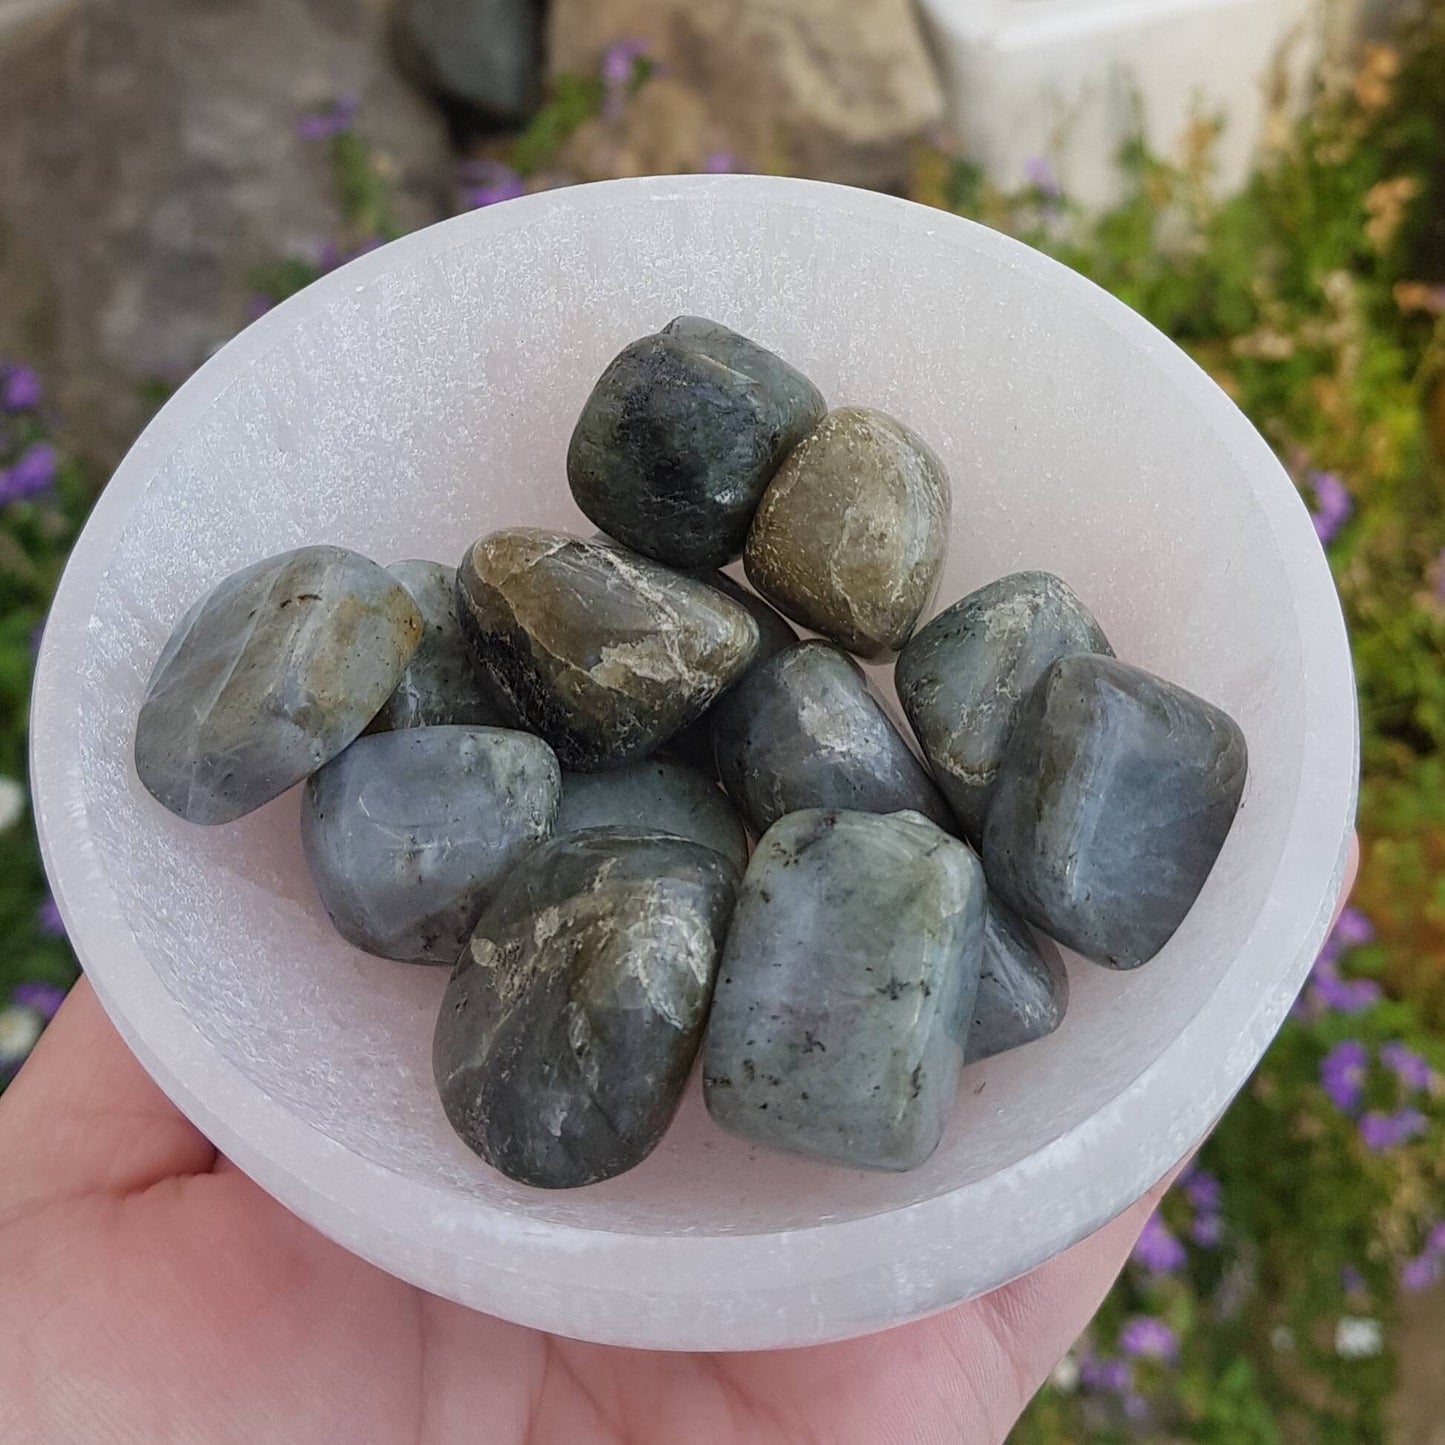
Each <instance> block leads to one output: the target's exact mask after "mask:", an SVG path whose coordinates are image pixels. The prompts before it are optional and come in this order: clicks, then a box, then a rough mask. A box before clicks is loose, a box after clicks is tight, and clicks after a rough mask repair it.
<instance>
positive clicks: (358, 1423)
mask: <svg viewBox="0 0 1445 1445" xmlns="http://www.w3.org/2000/svg"><path fill="white" fill-rule="evenodd" d="M1353 874H1354V863H1353V860H1352V863H1351V871H1350V878H1351V880H1353ZM1348 892H1349V888H1348V885H1347V886H1346V889H1345V894H1346V896H1347V895H1348ZM1341 902H1342V903H1343V899H1342V900H1341ZM1170 1182H1172V1179H1167V1180H1164V1181H1162V1182H1161V1183H1160V1185H1159V1186H1157V1187H1156V1188H1155V1189H1154V1190H1153V1191H1151V1193H1150V1194H1149V1195H1148V1197H1146V1198H1145V1199H1143V1200H1141V1201H1140V1202H1139V1203H1138V1204H1137V1205H1136V1206H1135V1207H1134V1208H1132V1209H1130V1210H1128V1211H1127V1212H1126V1213H1125V1214H1123V1215H1121V1216H1120V1217H1119V1218H1118V1219H1116V1220H1114V1221H1113V1222H1112V1223H1111V1224H1108V1225H1106V1226H1105V1227H1104V1228H1103V1229H1101V1230H1100V1231H1099V1232H1098V1233H1097V1234H1095V1235H1093V1236H1092V1237H1091V1238H1089V1239H1086V1240H1085V1241H1084V1242H1083V1243H1082V1244H1079V1245H1078V1246H1076V1247H1075V1248H1073V1249H1071V1250H1069V1251H1068V1252H1067V1253H1066V1254H1063V1255H1061V1256H1060V1257H1059V1258H1057V1259H1055V1260H1052V1261H1051V1262H1050V1263H1048V1264H1046V1265H1044V1266H1043V1267H1042V1268H1040V1269H1038V1270H1035V1271H1034V1273H1032V1274H1030V1275H1028V1276H1026V1277H1025V1278H1023V1279H1021V1280H1018V1281H1016V1282H1015V1283H1013V1284H1011V1285H1007V1286H1005V1287H1004V1288H1003V1289H1000V1290H997V1291H995V1292H994V1293H993V1294H991V1295H988V1296H986V1297H984V1298H982V1299H979V1300H975V1301H973V1302H971V1303H969V1304H965V1305H961V1306H959V1307H958V1308H956V1309H953V1310H949V1311H947V1312H946V1313H944V1314H940V1315H937V1316H935V1317H934V1318H932V1319H928V1320H924V1321H921V1322H919V1323H917V1324H912V1325H907V1326H904V1327H903V1328H901V1329H896V1330H892V1331H889V1332H887V1333H885V1334H880V1335H874V1336H872V1337H869V1338H866V1339H859V1340H852V1341H849V1342H847V1343H844V1344H838V1345H824V1346H819V1347H816V1348H812V1349H804V1350H783V1351H776V1352H772V1353H761V1354H719V1355H673V1354H664V1353H648V1352H643V1351H634V1350H619V1349H610V1348H606V1347H603V1346H599V1345H587V1344H579V1343H577V1342H575V1341H572V1340H565V1339H559V1338H556V1337H553V1336H548V1335H543V1334H539V1333H537V1332H536V1331H533V1330H528V1329H523V1328H521V1327H519V1326H516V1325H510V1324H506V1323H504V1322H503V1321H501V1320H496V1319H492V1318H490V1317H488V1316H485V1315H480V1314H476V1313H473V1312H472V1311H469V1310H466V1309H464V1308H462V1307H461V1306H460V1305H455V1304H451V1303H449V1302H447V1301H445V1300H441V1299H437V1298H436V1297H434V1296H432V1295H428V1294H425V1293H423V1292H422V1291H421V1290H418V1289H415V1288H413V1287H412V1286H410V1285H407V1284H404V1283H402V1282H401V1281H400V1280H397V1279H393V1278H392V1277H390V1276H389V1275H386V1274H383V1273H382V1272H381V1271H380V1270H378V1269H376V1268H374V1267H373V1266H371V1265H369V1264H366V1263H365V1262H363V1261H362V1260H360V1259H357V1258H356V1257H354V1256H352V1255H350V1254H348V1253H346V1251H345V1250H343V1249H341V1248H340V1247H339V1246H337V1245H334V1244H332V1243H331V1242H330V1241H328V1240H326V1239H324V1238H323V1237H322V1236H321V1235H319V1234H317V1233H316V1232H315V1231H313V1230H312V1229H311V1228H310V1227H309V1226H308V1225H306V1224H303V1223H302V1222H301V1221H300V1220H299V1219H297V1218H295V1217H294V1216H293V1215H291V1214H290V1213H288V1212H287V1211H286V1210H285V1209H284V1208H282V1206H281V1205H279V1204H277V1203H276V1202H275V1201H274V1200H272V1199H271V1198H270V1197H269V1196H268V1195H266V1194H265V1193H263V1192H262V1191H261V1190H260V1189H259V1188H258V1187H257V1186H256V1185H254V1184H252V1183H251V1181H250V1180H249V1179H247V1178H246V1176H245V1175H243V1174H242V1173H241V1172H240V1171H239V1170H238V1169H236V1168H235V1166H234V1165H232V1164H230V1163H229V1162H228V1161H227V1160H226V1159H224V1158H222V1157H220V1156H219V1155H218V1154H217V1153H216V1150H215V1149H214V1148H213V1147H212V1146H211V1145H210V1144H209V1143H208V1142H207V1141H206V1139H205V1138H204V1137H203V1136H202V1135H201V1134H200V1133H198V1132H197V1131H196V1130H195V1129H194V1128H193V1127H192V1126H191V1125H190V1124H189V1123H188V1122H187V1121H186V1120H185V1118H184V1117H183V1116H182V1115H181V1114H180V1113H179V1112H178V1111H177V1110H176V1109H175V1107H174V1106H173V1105H172V1104H171V1103H170V1102H169V1101H168V1100H167V1099H166V1097H165V1096H164V1095H163V1094H162V1093H161V1092H160V1090H159V1089H158V1088H157V1087H156V1086H155V1085H154V1084H153V1083H152V1082H151V1081H150V1079H149V1078H148V1077H147V1076H146V1074H145V1073H144V1071H143V1070H142V1069H141V1067H140V1065H139V1064H138V1063H137V1062H136V1061H135V1060H134V1059H133V1058H132V1057H131V1055H130V1053H129V1052H128V1051H127V1050H126V1048H125V1046H124V1044H123V1043H122V1042H121V1040H120V1037H119V1036H118V1035H117V1034H116V1032H115V1030H114V1029H113V1028H112V1027H111V1025H110V1023H109V1021H108V1020H107V1019H106V1017H105V1015H104V1013H103V1012H102V1010H101V1008H100V1005H99V1004H98V1003H97V1001H96V999H95V995H94V993H93V992H92V991H91V989H90V986H89V984H87V983H85V982H82V983H80V984H79V985H78V986H77V987H76V989H75V990H74V991H73V993H72V994H71V996H70V998H69V999H68V1000H67V1001H66V1003H65V1005H64V1007H63V1008H62V1009H61V1010H60V1013H59V1014H58V1015H57V1017H56V1019H55V1021H54V1023H53V1024H52V1025H51V1026H50V1028H49V1029H48V1030H47V1031H46V1033H45V1036H44V1037H43V1038H42V1039H41V1041H40V1044H39V1046H38V1047H37V1049H36V1051H35V1054H34V1055H33V1057H32V1058H31V1060H30V1061H29V1062H28V1063H27V1064H26V1066H25V1067H24V1069H22V1071H21V1073H20V1076H19V1078H18V1079H17V1080H16V1081H15V1083H14V1084H13V1085H12V1086H11V1088H10V1089H9V1090H8V1091H7V1092H6V1094H5V1095H4V1096H3V1098H0V1440H5V1441H16V1442H22V1441H23V1442H25V1445H52V1442H56V1445H61V1442H63V1445H70V1442H74V1441H86V1442H97V1445H98V1442H106V1445H163V1442H171V1441H174V1442H184V1445H229V1442H232V1441H235V1442H244V1445H267V1442H271V1441H280V1442H286V1445H311V1442H315V1441H328V1442H330V1441H346V1442H348V1445H370V1442H373V1441H374V1442H379V1445H391V1442H399V1441H405V1442H416V1445H452V1442H458V1441H463V1442H477V1445H513V1442H516V1445H521V1442H526V1445H554V1442H555V1445H611V1442H626V1445H644V1442H653V1441H656V1442H658V1445H729V1442H739V1445H753V1442H768V1445H771V1442H778V1445H787V1442H793V1441H799V1442H802V1441H807V1442H826V1445H853V1442H858V1445H892V1442H899V1445H931V1442H935V1441H936V1442H948V1445H958V1442H961V1441H962V1442H967V1445H991V1442H998V1441H1002V1440H1003V1439H1004V1437H1005V1436H1006V1435H1007V1433H1008V1431H1009V1429H1010V1427H1011V1426H1012V1425H1013V1423H1014V1421H1015V1420H1016V1419H1017V1417H1018V1415H1019V1413H1020V1412H1021V1411H1022V1409H1023V1408H1024V1406H1025V1405H1026V1404H1027V1402H1028V1400H1029V1399H1030V1398H1031V1396H1032V1395H1033V1393H1034V1391H1035V1390H1037V1389H1038V1388H1039V1386H1040V1385H1041V1384H1042V1383H1043V1381H1044V1379H1045V1378H1046V1376H1047V1375H1048V1372H1049V1371H1050V1370H1051V1369H1052V1368H1053V1366H1054V1364H1055V1363H1056V1362H1057V1361H1058V1359H1059V1358H1060V1356H1061V1355H1062V1354H1063V1353H1064V1351H1065V1350H1066V1349H1068V1347H1069V1346H1070V1345H1071V1344H1072V1343H1073V1341H1074V1340H1075V1338H1076V1337H1077V1336H1078V1334H1079V1333H1080V1331H1081V1330H1082V1329H1083V1328H1084V1326H1085V1325H1086V1324H1087V1323H1088V1321H1089V1319H1090V1318H1091V1317H1092V1315H1093V1313H1094V1311H1095V1309H1096V1308H1097V1307H1098V1305H1099V1303H1100V1301H1101V1300H1102V1299H1103V1297H1104V1295H1105V1294H1106V1292H1107V1291H1108V1289H1109V1287H1110V1285H1111V1284H1112V1283H1113V1280H1114V1278H1115V1276H1116V1275H1117V1274H1118V1272H1119V1270H1120V1269H1121V1268H1122V1267H1123V1264H1124V1261H1125V1260H1126V1259H1127V1258H1128V1254H1129V1251H1130V1250H1131V1249H1132V1247H1133V1245H1134V1242H1135V1240H1136V1239H1137V1238H1138V1236H1139V1232H1140V1230H1141V1229H1142V1228H1143V1226H1144V1223H1145V1221H1146V1220H1147V1219H1148V1217H1149V1215H1150V1214H1151V1212H1152V1211H1153V1210H1154V1208H1155V1207H1156V1205H1157V1204H1158V1201H1159V1198H1160V1197H1161V1196H1162V1194H1163V1193H1164V1191H1165V1189H1167V1188H1168V1185H1169V1183H1170Z"/></svg>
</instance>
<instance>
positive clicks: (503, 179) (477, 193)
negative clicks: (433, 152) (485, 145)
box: [462, 161, 527, 211]
mask: <svg viewBox="0 0 1445 1445" xmlns="http://www.w3.org/2000/svg"><path fill="white" fill-rule="evenodd" d="M464 175H465V176H466V178H467V179H469V180H471V181H472V182H473V184H472V185H469V186H467V187H466V188H464V189H463V191H462V205H463V206H465V207H466V208H467V209H469V210H473V211H476V210H480V209H481V208H482V207H483V206H495V205H499V204H500V203H501V202H502V201H515V200H516V199H517V198H518V197H519V196H525V195H526V194H527V186H526V182H525V181H523V180H522V178H521V176H519V175H518V174H517V173H516V171H514V170H512V168H511V167H510V166H504V165H501V164H500V163H498V162H497V161H483V162H480V163H479V164H477V165H474V166H469V167H467V169H466V171H465V172H464Z"/></svg>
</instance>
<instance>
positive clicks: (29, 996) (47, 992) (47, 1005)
mask: <svg viewBox="0 0 1445 1445" xmlns="http://www.w3.org/2000/svg"><path fill="white" fill-rule="evenodd" d="M10 1002H11V1003H12V1004H14V1005H15V1007H16V1008H28V1009H30V1010H31V1011H32V1012H34V1013H38V1014H39V1015H40V1017H41V1018H43V1019H45V1020H46V1021H47V1022H49V1020H51V1019H53V1018H54V1017H55V1015H56V1013H57V1012H58V1010H59V1008H60V1005H61V1004H63V1003H64V1002H65V990H64V989H63V988H57V987H56V986H55V984H53V983H21V984H16V986H15V988H14V989H13V990H12V992H11V994H10Z"/></svg>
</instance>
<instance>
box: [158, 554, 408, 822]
mask: <svg viewBox="0 0 1445 1445" xmlns="http://www.w3.org/2000/svg"><path fill="white" fill-rule="evenodd" d="M421 633H422V620H421V614H420V613H419V612H418V611H417V607H416V604H415V603H414V602H413V601H412V599H411V596H410V594H409V593H408V592H407V590H406V589H405V588H404V587H403V586H402V585H401V583H399V582H398V581H397V580H396V578H395V577H392V576H391V575H390V574H389V573H387V572H386V571H384V570H383V569H382V568H381V567H378V566H377V565H376V563H375V562H371V561H368V560H367V558H365V557H362V556H359V555H358V554H357V553H355V552H348V551H345V550H344V549H342V548H340V547H302V548H300V549H299V550H297V551H295V552H286V553H283V554H282V555H281V556H279V557H271V558H268V559H267V560H266V561H264V562H258V563H257V564H256V565H255V566H253V567H248V568H246V569H245V571H243V572H237V573H235V574H234V575H233V576H231V577H228V578H227V579H226V580H225V581H224V582H222V583H221V584H220V586H219V587H217V588H216V589H215V591H214V592H212V593H211V594H210V595H209V596H207V597H205V598H203V599H202V600H201V601H199V602H198V603H196V605H195V606H194V607H192V608H191V610H190V611H189V612H188V613H187V614H186V615H185V617H184V618H183V619H182V620H181V622H180V624H179V625H178V626H177V628H176V630H175V631H174V632H173V633H172V634H171V637H170V641H169V642H167V643H166V645H165V648H164V649H163V651H162V652H161V655H160V658H159V659H158V660H157V662H156V665H155V668H154V670H153V671H152V673H151V677H150V682H149V683H148V684H147V686H146V695H145V701H144V703H143V704H142V706H141V710H140V718H139V720H138V722H137V724H136V734H135V765H136V771H137V773H139V775H140V780H141V782H142V783H144V784H145V786H146V788H147V789H148V791H149V792H150V793H151V794H152V795H153V796H154V797H155V798H156V800H157V801H158V802H160V803H163V804H164V805H165V806H166V807H167V808H169V809H170V810H171V812H173V813H175V814H177V815H178V816H179V817H182V818H185V819H187V820H188V821H189V822H192V823H230V822H232V821H234V820H235V819H237V818H239V817H242V816H243V815H244V814H246V813H249V812H252V811H253V810H254V809H256V808H259V807H260V806H261V805H262V804H263V803H269V802H270V801H271V799H272V798H276V797H279V796H280V795H281V794H282V793H284V792H285V791H286V790H287V789H288V788H291V787H294V786H295V785H296V784H297V783H299V782H301V781H303V780H304V779H305V778H308V777H310V776H311V774H312V773H314V772H315V771H316V770H317V768H319V767H321V766H322V765H323V764H325V763H327V762H329V761H330V760H331V759H332V758H334V757H335V756H336V755H337V753H339V752H340V751H341V750H342V749H343V748H344V747H346V746H347V744H349V743H351V742H352V741H353V740H354V739H355V738H356V737H358V736H359V735H360V733H361V730H362V729H363V728H364V727H365V726H366V725H367V723H369V722H370V721H371V719H372V718H373V717H374V716H375V715H376V712H377V709H378V708H380V707H381V705H382V704H383V703H384V702H385V701H386V699H387V697H388V696H389V695H390V693H391V691H392V689H393V688H395V687H396V684H397V681H398V679H399V678H400V677H401V674H402V670H403V669H404V668H405V667H406V664H407V663H408V662H409V661H410V660H411V656H412V654H413V653H414V652H415V651H416V647H417V643H418V641H419V640H420V638H421Z"/></svg>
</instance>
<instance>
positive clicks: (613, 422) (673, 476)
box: [567, 316, 824, 568]
mask: <svg viewBox="0 0 1445 1445" xmlns="http://www.w3.org/2000/svg"><path fill="white" fill-rule="evenodd" d="M823 412H824V402H823V398H822V395H821V394H820V393H819V391H818V389H817V387H815V386H814V385H813V384H812V382H810V381H809V380H808V379H807V377H805V376H803V375H802V374H801V373H800V372H798V371H795V370H794V369H793V368H792V367H791V366H789V365H788V364H787V362H785V361H783V360H782V359H781V358H780V357H777V356H774V355H773V353H772V352H770V351H765V350H764V349H763V348H762V347H761V346H759V345H758V344H757V343H756V342H753V341H749V340H748V339H747V337H745V336H739V335H738V333H737V332H735V331H729V330H728V328H727V327H725V326H719V325H718V324H717V323H715V322H712V321H703V320H700V319H698V318H697V317H692V316H683V317H679V318H678V319H677V320H676V321H674V322H673V323H672V324H671V325H670V326H668V327H667V329H666V330H665V331H663V332H661V333H660V334H659V335H657V336H647V337H644V338H643V339H642V340H641V341H635V342H633V344H632V345H631V346H629V347H628V348H627V349H626V350H625V351H624V352H623V353H622V354H621V355H620V356H619V357H618V358H617V359H616V360H615V361H614V362H613V363H612V364H611V366H609V367H608V368H607V370H606V371H605V372H603V374H602V379H601V380H600V381H599V382H598V383H597V386H596V388H595V389H594V391H593V392H592V395H591V396H590V397H589V398H588V400H587V405H586V406H585V407H584V408H583V411H582V417H581V419H580V420H579V421H578V423H577V429H576V431H575V432H574V433H573V436H572V445H571V448H570V450H569V451H568V454H567V476H568V479H569V480H570V482H571V484H572V495H573V496H574V497H575V498H576V499H577V505H578V506H579V507H581V508H582V510H583V511H584V512H585V513H586V514H587V516H588V517H590V518H591V519H592V521H594V522H595V523H596V524H597V525H598V526H599V527H601V528H602V530H603V531H604V532H606V533H607V534H608V535H609V536H612V537H616V538H617V540H618V541H619V542H622V543H624V544H625V545H627V546H628V547H631V548H632V549H633V550H634V551H637V552H641V553H643V554H644V555H645V556H648V557H655V558H657V560H658V561H661V562H667V563H670V564H671V565H672V566H674V567H686V568H697V567H720V566H722V564H723V563H724V562H728V561H730V560H731V559H732V558H734V557H736V556H737V555H738V554H739V553H740V552H741V551H742V549H743V542H744V540H745V539H746V537H747V534H748V524H749V522H751V521H752V516H753V512H754V511H755V510H756V509H757V505H758V501H759V499H760V498H761V497H762V495H763V490H764V488H765V487H766V486H767V485H768V482H769V481H770V480H771V479H772V476H773V474H774V473H775V472H776V471H777V469H778V466H779V464H780V463H781V462H782V460H783V458H784V457H786V456H787V454H788V453H789V452H790V451H791V450H792V449H793V448H794V447H795V446H796V445H797V444H798V442H800V441H801V440H802V439H803V437H804V436H806V435H807V434H808V432H809V430H810V429H811V428H812V427H813V426H814V424H815V423H816V422H817V421H818V419H819V418H820V417H821V416H822V415H823Z"/></svg>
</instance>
